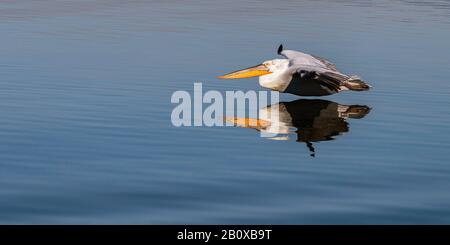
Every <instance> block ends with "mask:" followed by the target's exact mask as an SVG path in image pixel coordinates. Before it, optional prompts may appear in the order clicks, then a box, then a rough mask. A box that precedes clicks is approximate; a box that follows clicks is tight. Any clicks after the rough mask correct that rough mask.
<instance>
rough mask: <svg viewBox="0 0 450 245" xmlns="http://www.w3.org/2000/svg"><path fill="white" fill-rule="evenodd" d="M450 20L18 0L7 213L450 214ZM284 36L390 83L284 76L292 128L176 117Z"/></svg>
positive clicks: (294, 217) (2, 141)
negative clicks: (338, 86) (303, 86)
mask: <svg viewBox="0 0 450 245" xmlns="http://www.w3.org/2000/svg"><path fill="white" fill-rule="evenodd" d="M449 30H450V2H448V1H427V2H425V1H423V2H422V1H373V2H372V1H356V0H353V1H283V2H270V1H256V0H255V1H237V0H233V1H197V0H195V1H179V0H173V1H126V3H125V1H119V0H110V1H106V0H105V1H101V0H92V1H49V0H39V1H30V0H18V1H2V2H1V3H0V36H1V37H2V38H1V40H2V41H1V42H2V45H1V46H0V77H1V78H0V112H1V116H0V223H2V224H216V223H218V224H440V223H450V191H449V190H450V152H449V147H450V127H449V125H450V109H449V105H450V96H449V93H450V82H449V77H450V69H449V68H450V42H449V40H450V31H449ZM281 43H282V44H283V45H284V46H285V48H286V49H293V50H300V51H303V52H306V53H311V54H316V55H319V56H322V57H326V58H327V59H329V60H331V61H333V62H334V63H336V65H337V68H338V69H339V70H341V71H342V72H345V73H349V74H357V75H359V76H361V77H362V78H364V79H365V80H367V81H368V82H369V83H370V84H371V85H372V86H373V88H372V89H371V90H370V91H367V92H342V93H339V94H335V95H331V96H325V97H317V98H316V97H298V96H295V95H289V94H280V104H278V105H273V106H278V107H281V108H283V111H284V112H285V115H288V116H289V117H290V118H295V123H294V125H290V126H295V128H294V129H297V131H296V132H294V133H290V134H288V135H287V136H286V135H284V136H282V138H277V139H281V140H274V139H270V138H267V137H260V132H258V130H255V129H253V128H251V129H250V128H245V125H241V126H244V127H206V126H203V127H175V126H173V125H172V123H171V113H172V110H173V108H174V107H175V106H176V105H175V104H173V103H171V96H172V94H173V93H174V92H175V91H178V90H185V91H189V92H192V91H193V88H194V83H196V82H201V83H202V85H203V90H205V91H207V90H217V91H220V92H223V93H224V92H225V91H228V90H242V91H250V90H256V91H260V90H261V91H263V90H265V89H263V88H261V87H260V86H259V85H258V82H257V79H256V78H252V79H245V80H220V79H217V78H216V76H218V75H222V74H224V73H226V72H229V71H233V70H236V69H240V68H244V67H248V66H251V65H256V64H258V63H261V62H262V61H264V60H268V59H273V58H276V57H277V54H276V50H277V48H278V45H279V44H281ZM337 108H344V109H343V111H344V112H346V114H345V115H346V116H345V115H343V114H342V111H340V112H339V113H338V109H337ZM261 110H264V108H261ZM355 111H356V112H357V113H356V114H351V113H350V112H355ZM237 126H239V125H237ZM291 129H292V128H291Z"/></svg>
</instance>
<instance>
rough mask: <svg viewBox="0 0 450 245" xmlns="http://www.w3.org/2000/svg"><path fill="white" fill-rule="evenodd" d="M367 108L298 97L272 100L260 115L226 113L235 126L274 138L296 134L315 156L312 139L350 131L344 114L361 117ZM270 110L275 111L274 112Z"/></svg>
mask: <svg viewBox="0 0 450 245" xmlns="http://www.w3.org/2000/svg"><path fill="white" fill-rule="evenodd" d="M369 111H370V108H369V107H368V106H365V105H342V104H338V103H336V102H333V101H328V100H318V99H313V100H310V99H299V100H295V101H291V102H281V103H278V104H273V105H270V106H267V107H264V108H261V109H260V110H259V118H237V117H226V119H225V120H226V121H228V122H231V123H233V124H234V126H236V127H244V128H253V129H256V130H258V131H260V132H261V133H264V134H266V135H270V137H267V138H269V139H273V140H289V139H292V138H294V137H293V135H297V137H296V141H297V142H304V143H306V146H307V147H308V149H309V151H310V153H311V156H313V157H314V156H315V149H314V146H313V142H319V141H328V140H333V139H334V137H335V136H338V135H341V134H343V133H346V132H348V131H349V126H348V122H347V121H346V120H347V118H355V119H360V118H363V117H364V116H365V115H367V114H368V113H369ZM273 113H278V115H277V116H274V114H273Z"/></svg>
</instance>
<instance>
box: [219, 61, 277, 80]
mask: <svg viewBox="0 0 450 245" xmlns="http://www.w3.org/2000/svg"><path fill="white" fill-rule="evenodd" d="M270 73H272V72H270V71H269V70H268V69H267V67H266V66H265V65H263V64H259V65H256V66H252V67H249V68H245V69H243V70H239V71H234V72H230V73H228V74H225V75H223V76H218V77H217V78H220V79H239V78H249V77H256V76H263V75H267V74H270Z"/></svg>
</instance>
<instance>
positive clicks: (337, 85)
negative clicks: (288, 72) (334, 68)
mask: <svg viewBox="0 0 450 245" xmlns="http://www.w3.org/2000/svg"><path fill="white" fill-rule="evenodd" d="M298 72H299V73H300V76H301V77H302V78H303V79H313V80H314V81H317V83H319V84H320V85H321V86H323V87H325V88H327V89H329V90H330V91H335V92H339V91H340V90H341V86H342V85H343V83H344V82H345V81H346V80H347V79H348V77H346V76H344V75H340V74H336V73H333V72H318V71H306V70H300V71H298Z"/></svg>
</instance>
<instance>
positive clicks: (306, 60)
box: [278, 45, 337, 71]
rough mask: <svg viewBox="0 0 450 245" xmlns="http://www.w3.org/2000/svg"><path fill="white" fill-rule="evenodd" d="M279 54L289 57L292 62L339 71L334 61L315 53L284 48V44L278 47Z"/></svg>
mask: <svg viewBox="0 0 450 245" xmlns="http://www.w3.org/2000/svg"><path fill="white" fill-rule="evenodd" d="M278 54H279V55H282V56H284V57H285V58H286V59H289V60H290V61H291V63H295V64H303V65H315V66H320V67H323V68H326V69H328V70H331V71H337V69H336V65H335V64H333V63H332V62H330V61H328V60H326V59H324V58H322V57H319V56H315V55H310V54H305V53H302V52H299V51H294V50H283V45H280V47H279V48H278Z"/></svg>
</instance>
